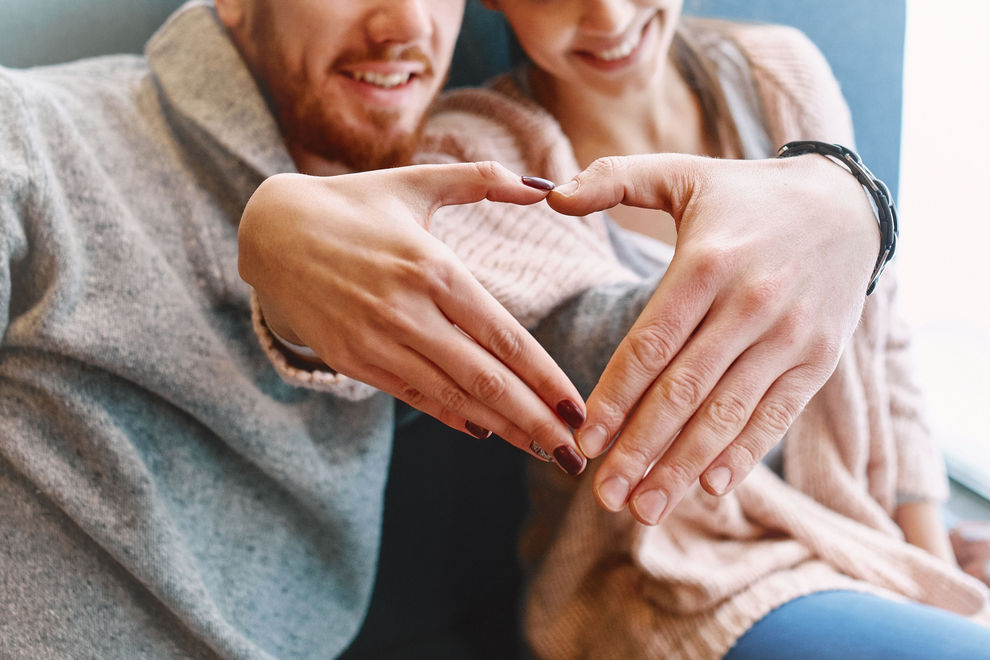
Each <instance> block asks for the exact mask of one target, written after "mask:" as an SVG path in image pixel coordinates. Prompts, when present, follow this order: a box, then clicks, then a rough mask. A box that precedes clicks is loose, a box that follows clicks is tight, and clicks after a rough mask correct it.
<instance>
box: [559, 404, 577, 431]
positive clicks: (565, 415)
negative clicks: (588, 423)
mask: <svg viewBox="0 0 990 660" xmlns="http://www.w3.org/2000/svg"><path fill="white" fill-rule="evenodd" d="M557 414H558V415H560V418H561V419H562V420H564V421H565V422H567V425H568V426H570V427H571V428H572V429H576V428H578V427H579V426H581V425H582V424H584V413H583V412H581V409H580V408H578V405H577V404H576V403H574V402H573V401H571V400H570V399H564V400H563V401H561V402H560V403H558V404H557Z"/></svg>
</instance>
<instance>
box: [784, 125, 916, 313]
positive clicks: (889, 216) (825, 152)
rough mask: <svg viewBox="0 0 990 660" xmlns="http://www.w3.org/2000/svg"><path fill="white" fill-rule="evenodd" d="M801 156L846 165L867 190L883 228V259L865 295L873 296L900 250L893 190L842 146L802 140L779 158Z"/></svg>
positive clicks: (876, 268) (860, 159) (857, 157)
mask: <svg viewBox="0 0 990 660" xmlns="http://www.w3.org/2000/svg"><path fill="white" fill-rule="evenodd" d="M802 154H820V155H822V156H829V157H830V158H832V159H834V160H835V161H837V162H838V163H840V164H842V165H845V166H846V167H847V168H848V169H849V172H850V173H851V174H852V175H853V176H854V177H856V179H857V180H858V181H859V182H860V183H861V184H862V185H863V188H865V189H866V192H867V194H868V195H869V196H870V198H871V199H872V200H873V207H874V208H873V210H874V212H875V213H876V215H877V223H878V224H879V225H880V255H879V256H878V257H877V263H876V265H875V266H874V267H873V275H872V276H871V277H870V284H869V286H868V287H867V288H866V295H870V294H871V293H873V290H874V289H876V288H877V281H878V280H879V279H880V274H881V273H883V269H884V268H885V267H886V266H887V264H888V263H889V262H890V260H891V259H893V258H894V251H895V250H896V249H897V234H898V227H897V209H895V208H894V200H893V199H892V198H891V195H890V189H888V188H887V184H885V183H884V182H883V181H881V180H880V179H878V178H877V177H876V176H874V175H873V172H871V171H870V170H869V168H868V167H866V165H864V164H863V159H862V158H860V157H859V154H857V153H856V152H855V151H853V150H852V149H848V148H846V147H843V146H842V145H839V144H829V143H828V142H818V141H816V140H799V141H797V142H788V143H787V144H785V145H784V146H782V147H781V148H780V151H778V152H777V158H788V157H790V156H800V155H802Z"/></svg>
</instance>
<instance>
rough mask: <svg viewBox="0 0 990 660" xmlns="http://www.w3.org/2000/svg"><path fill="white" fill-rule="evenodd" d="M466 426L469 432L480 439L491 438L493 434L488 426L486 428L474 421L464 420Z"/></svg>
mask: <svg viewBox="0 0 990 660" xmlns="http://www.w3.org/2000/svg"><path fill="white" fill-rule="evenodd" d="M464 428H466V429H467V432H468V433H470V434H471V435H473V436H474V437H476V438H478V439H479V440H484V439H485V438H490V437H491V435H492V432H491V431H489V430H488V429H486V428H484V427H482V426H478V425H477V424H475V423H474V422H464Z"/></svg>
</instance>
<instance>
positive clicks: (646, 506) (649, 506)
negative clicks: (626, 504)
mask: <svg viewBox="0 0 990 660" xmlns="http://www.w3.org/2000/svg"><path fill="white" fill-rule="evenodd" d="M633 506H634V507H635V508H636V513H638V514H639V517H640V518H641V519H642V520H644V521H646V522H647V523H649V524H650V525H656V524H657V523H658V522H660V516H662V515H663V510H664V509H665V508H667V494H666V493H664V492H663V491H662V490H648V491H646V492H645V493H643V494H642V495H640V496H639V497H637V498H636V499H635V500H634V502H633Z"/></svg>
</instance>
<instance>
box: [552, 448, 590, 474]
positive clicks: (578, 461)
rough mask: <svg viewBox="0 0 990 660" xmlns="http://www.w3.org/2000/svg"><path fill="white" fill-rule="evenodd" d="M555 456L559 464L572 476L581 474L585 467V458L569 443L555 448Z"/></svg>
mask: <svg viewBox="0 0 990 660" xmlns="http://www.w3.org/2000/svg"><path fill="white" fill-rule="evenodd" d="M553 457H554V459H555V460H556V461H557V465H559V466H560V468H561V469H562V470H563V471H564V472H566V473H567V474H569V475H571V476H572V477H575V476H577V475H579V474H581V470H583V469H584V459H583V458H581V454H579V453H577V452H576V451H574V450H573V449H571V448H570V447H568V446H567V445H561V446H559V447H557V448H556V449H554V450H553Z"/></svg>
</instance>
